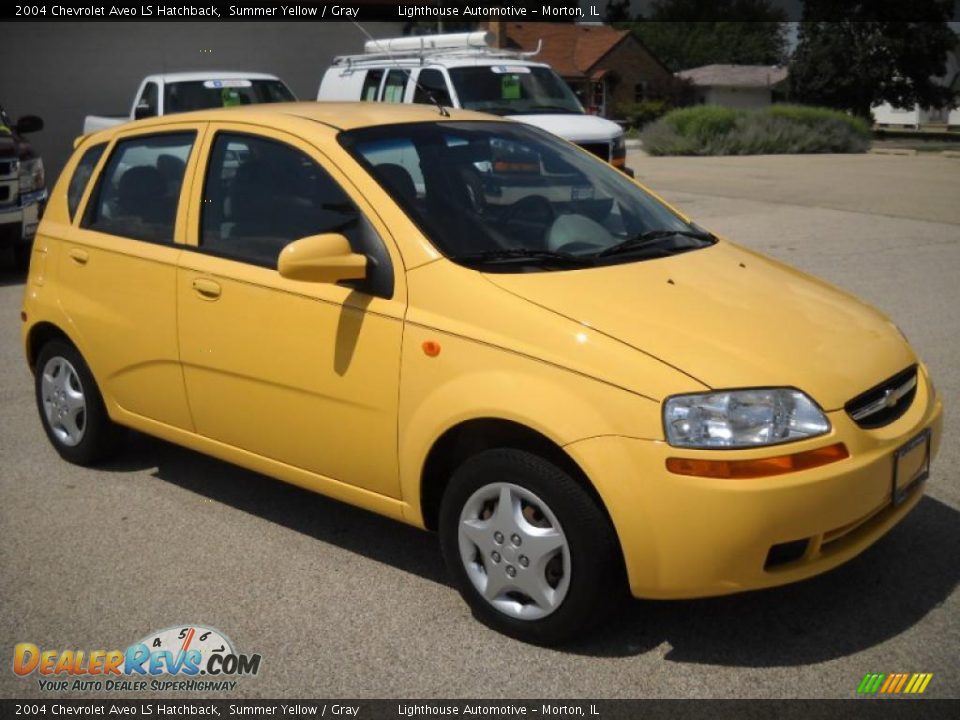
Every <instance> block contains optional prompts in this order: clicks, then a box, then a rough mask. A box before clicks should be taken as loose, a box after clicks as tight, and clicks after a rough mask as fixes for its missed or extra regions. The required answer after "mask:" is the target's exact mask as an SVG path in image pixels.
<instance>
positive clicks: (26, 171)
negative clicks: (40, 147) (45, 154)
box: [20, 158, 46, 193]
mask: <svg viewBox="0 0 960 720" xmlns="http://www.w3.org/2000/svg"><path fill="white" fill-rule="evenodd" d="M45 182H46V178H45V177H44V174H43V160H42V159H40V158H33V159H32V160H23V161H21V162H20V192H21V193H28V192H33V191H35V190H43V186H44V183H45Z"/></svg>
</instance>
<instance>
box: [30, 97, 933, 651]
mask: <svg viewBox="0 0 960 720" xmlns="http://www.w3.org/2000/svg"><path fill="white" fill-rule="evenodd" d="M22 320H23V342H24V346H25V348H26V355H27V359H28V361H29V363H30V367H31V368H33V371H34V374H35V379H36V396H37V405H38V408H39V412H40V418H41V420H42V422H43V427H44V428H45V430H46V432H47V435H48V436H49V438H50V441H51V442H52V443H53V446H54V447H55V448H56V450H57V451H58V452H59V453H60V454H61V455H62V456H63V457H64V458H65V459H66V460H69V461H71V462H75V463H81V464H89V463H93V462H95V461H97V460H99V459H101V458H103V457H105V455H106V454H107V453H108V452H110V451H111V450H113V449H114V448H115V447H116V441H117V438H118V432H117V428H118V426H126V427H130V428H134V429H136V430H139V431H142V432H145V433H148V434H150V435H155V436H157V437H160V438H163V439H165V440H168V441H171V442H174V443H179V444H181V445H185V446H187V447H190V448H193V449H195V450H199V451H201V452H204V453H209V454H210V455H214V456H216V457H219V458H222V459H224V460H227V461H229V462H232V463H236V464H238V465H242V466H244V467H247V468H251V469H253V470H256V471H259V472H262V473H265V474H267V475H272V476H274V477H276V478H279V479H282V480H285V481H287V482H291V483H295V484H297V485H301V486H303V487H305V488H309V489H311V490H315V491H317V492H320V493H323V494H325V495H329V496H331V497H334V498H337V499H339V500H342V501H345V502H348V503H353V504H355V505H358V506H360V507H363V508H367V509H369V510H372V511H374V512H378V513H381V514H383V515H387V516H389V517H391V518H395V519H397V520H400V521H403V522H406V523H410V524H412V525H417V526H420V527H423V528H428V529H431V530H437V531H438V532H439V536H440V543H441V547H442V551H443V555H444V557H445V559H446V563H447V566H448V568H449V572H450V575H451V577H452V578H453V581H454V582H455V583H456V585H457V587H458V588H459V589H460V592H461V593H462V594H463V597H464V598H465V599H466V601H467V602H468V603H469V605H470V607H471V608H472V609H473V611H474V614H475V615H476V616H477V617H478V618H479V619H480V620H481V621H483V622H484V623H486V624H488V625H489V626H491V627H493V628H496V629H497V630H500V631H502V632H504V633H507V634H509V635H512V636H514V637H518V638H521V639H524V640H527V641H531V642H536V643H556V642H560V641H563V640H566V639H568V638H571V637H573V636H574V635H577V634H578V633H582V632H583V631H584V630H585V628H587V627H588V626H589V624H590V623H591V622H593V621H595V620H597V619H600V618H603V617H604V616H605V614H606V609H607V607H608V605H609V604H610V603H611V602H613V600H614V599H615V598H616V597H617V596H618V595H619V594H620V593H619V592H618V591H619V590H620V589H624V588H627V587H629V590H630V592H631V593H632V594H633V595H634V596H636V597H642V598H643V597H645V598H688V597H698V596H706V595H717V594H723V593H731V592H737V591H742V590H750V589H754V588H764V587H769V586H773V585H779V584H782V583H787V582H792V581H795V580H800V579H803V578H807V577H810V576H812V575H815V574H817V573H820V572H823V571H825V570H828V569H830V568H833V567H835V566H837V565H839V564H840V563H843V562H845V561H846V560H849V559H850V558H852V557H854V556H855V555H856V554H858V553H859V552H861V551H862V550H864V549H865V548H866V547H868V546H869V545H870V544H871V543H873V542H874V541H876V540H877V539H878V538H879V537H881V536H882V535H883V534H884V533H885V532H886V531H887V530H889V529H890V528H891V527H893V526H894V525H895V524H896V523H898V522H899V521H900V520H901V519H902V518H903V517H904V516H905V515H906V514H907V513H908V512H909V511H910V510H911V508H913V507H914V506H915V505H916V504H917V502H918V501H919V499H920V497H921V495H922V492H923V491H922V486H923V482H924V480H925V479H926V478H927V476H928V474H929V468H930V461H931V458H932V457H933V456H934V455H935V453H936V451H937V447H938V444H939V440H940V434H941V418H942V406H941V403H940V400H939V399H938V398H937V395H936V393H935V391H934V388H933V384H932V383H931V382H930V379H929V378H928V375H927V371H926V369H925V367H924V365H923V364H922V363H921V362H920V361H919V360H918V359H917V356H916V355H915V354H914V352H913V351H912V350H911V348H910V346H909V345H908V344H907V342H906V340H905V339H904V337H903V336H902V335H901V333H900V332H899V330H898V329H897V328H896V326H894V324H893V323H892V322H890V320H888V319H887V318H886V317H884V316H883V315H882V314H881V313H879V312H877V311H876V310H874V309H872V308H870V307H868V306H866V305H864V304H863V303H861V302H859V301H858V300H856V299H855V298H853V297H851V296H849V295H847V294H846V293H843V292H841V291H839V290H837V289H836V288H833V287H831V286H829V285H827V284H825V283H823V282H820V281H818V280H815V279H813V278H810V277H808V276H806V275H803V274H802V273H799V272H797V271H795V270H792V269H790V268H789V267H786V266H784V265H781V264H780V263H777V262H774V261H773V260H770V259H768V258H765V257H763V256H761V255H758V254H757V253H754V252H751V251H749V250H746V249H744V248H742V247H739V246H737V245H735V244H733V243H731V242H729V241H727V240H724V239H722V238H718V237H716V236H715V235H713V234H711V233H710V232H708V231H706V230H704V229H702V228H701V227H698V226H697V225H695V224H693V223H692V222H691V221H690V220H689V219H688V218H687V217H685V216H684V215H683V214H682V213H680V212H679V211H677V210H676V209H674V208H671V207H669V206H668V205H667V204H665V203H664V202H663V201H662V200H660V199H658V198H657V197H656V196H654V195H652V194H651V193H650V192H649V191H647V190H645V189H644V188H643V187H641V186H639V185H638V184H636V183H635V182H634V181H632V180H631V179H629V178H628V177H626V176H625V175H624V174H622V173H620V172H618V171H617V170H615V169H613V168H611V167H609V166H608V165H606V164H604V163H603V162H602V161H600V160H599V159H597V158H595V157H593V156H591V155H590V154H589V153H587V152H585V151H583V150H581V149H579V148H577V147H575V146H573V145H571V144H569V143H567V142H565V141H563V140H560V139H558V138H556V137H553V136H551V135H548V134H546V133H545V132H543V131H540V130H537V129H535V128H531V127H529V126H526V125H522V124H519V123H513V122H510V121H506V120H498V119H494V118H491V117H490V116H486V115H480V114H476V113H470V112H462V111H454V110H451V111H449V112H447V111H446V110H444V109H442V108H435V107H432V106H395V107H385V106H384V105H381V104H377V103H358V104H342V105H341V104H327V103H306V104H290V105H270V106H257V107H250V108H235V109H229V110H211V111H207V112H199V113H192V114H186V115H176V116H171V117H169V118H157V119H153V120H146V121H141V122H136V123H132V124H128V125H124V126H121V127H117V128H114V129H110V130H107V131H104V132H101V133H98V134H96V135H92V136H89V137H85V138H82V139H81V140H80V141H79V142H78V144H77V147H76V152H75V153H74V155H73V157H72V158H71V160H70V161H69V163H68V164H67V166H66V168H65V170H64V172H63V174H62V176H61V177H60V180H59V182H58V183H57V186H56V188H55V189H54V190H53V193H52V195H51V197H50V202H49V206H48V208H47V211H46V215H45V217H44V218H43V222H42V224H41V226H40V230H39V234H38V236H37V239H36V243H35V245H34V250H33V256H32V262H31V266H30V274H29V278H28V280H27V284H26V292H25V297H24V302H23V313H22Z"/></svg>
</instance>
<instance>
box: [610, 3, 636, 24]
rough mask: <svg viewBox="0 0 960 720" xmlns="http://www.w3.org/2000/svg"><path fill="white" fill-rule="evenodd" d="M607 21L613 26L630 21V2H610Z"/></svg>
mask: <svg viewBox="0 0 960 720" xmlns="http://www.w3.org/2000/svg"><path fill="white" fill-rule="evenodd" d="M605 20H606V21H607V22H608V23H611V24H612V23H622V22H626V21H628V20H630V0H610V2H608V3H607V16H606V18H605Z"/></svg>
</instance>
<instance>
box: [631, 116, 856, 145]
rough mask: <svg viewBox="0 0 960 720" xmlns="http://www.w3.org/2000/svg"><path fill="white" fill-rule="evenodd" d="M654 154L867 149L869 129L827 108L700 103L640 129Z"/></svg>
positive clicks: (644, 140)
mask: <svg viewBox="0 0 960 720" xmlns="http://www.w3.org/2000/svg"><path fill="white" fill-rule="evenodd" d="M641 139H642V140H643V146H644V149H645V150H646V151H647V152H648V153H650V154H651V155H760V154H783V153H851V152H865V151H866V150H867V148H868V147H869V145H870V129H869V127H868V126H867V124H866V123H865V122H863V121H862V120H860V119H859V118H853V117H850V116H848V115H846V114H844V113H842V112H838V111H836V110H830V109H827V108H817V107H805V106H801V105H772V106H770V107H767V108H763V109H761V110H734V109H732V108H723V107H717V106H710V105H706V106H700V107H692V108H684V109H682V110H674V111H673V112H670V113H668V114H667V115H665V116H664V117H663V118H661V119H660V120H658V121H657V122H655V123H652V124H651V125H648V126H647V127H646V128H645V129H644V131H643V133H642V134H641Z"/></svg>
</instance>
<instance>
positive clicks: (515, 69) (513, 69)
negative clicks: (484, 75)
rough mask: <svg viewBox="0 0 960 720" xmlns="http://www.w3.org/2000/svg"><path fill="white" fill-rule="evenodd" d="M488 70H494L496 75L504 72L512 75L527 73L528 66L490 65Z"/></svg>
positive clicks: (528, 71)
mask: <svg viewBox="0 0 960 720" xmlns="http://www.w3.org/2000/svg"><path fill="white" fill-rule="evenodd" d="M490 72H495V73H497V75H504V74H506V73H510V74H512V75H529V74H530V68H528V67H527V66H526V65H491V66H490Z"/></svg>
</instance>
